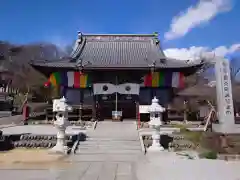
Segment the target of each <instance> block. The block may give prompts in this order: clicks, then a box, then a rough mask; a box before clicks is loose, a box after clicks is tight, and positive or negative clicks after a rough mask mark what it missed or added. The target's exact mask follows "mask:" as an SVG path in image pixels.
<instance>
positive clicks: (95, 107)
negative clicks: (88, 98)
mask: <svg viewBox="0 0 240 180" xmlns="http://www.w3.org/2000/svg"><path fill="white" fill-rule="evenodd" d="M96 100H97V98H96V95H93V101H92V119H91V121H96V120H97V103H96Z"/></svg>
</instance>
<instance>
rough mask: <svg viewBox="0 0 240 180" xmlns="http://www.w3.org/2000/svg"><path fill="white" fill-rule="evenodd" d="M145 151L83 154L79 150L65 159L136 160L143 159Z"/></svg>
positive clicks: (93, 160) (92, 160)
mask: <svg viewBox="0 0 240 180" xmlns="http://www.w3.org/2000/svg"><path fill="white" fill-rule="evenodd" d="M142 156H144V155H143V153H142V152H141V153H135V154H82V153H79V152H77V154H75V155H74V156H69V158H67V159H65V161H67V162H72V161H74V162H103V161H107V162H134V161H138V160H139V159H143V157H142Z"/></svg>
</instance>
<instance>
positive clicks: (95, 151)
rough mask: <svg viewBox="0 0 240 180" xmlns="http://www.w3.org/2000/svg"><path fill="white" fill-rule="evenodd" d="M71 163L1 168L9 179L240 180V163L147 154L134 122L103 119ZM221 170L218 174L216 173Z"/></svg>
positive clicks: (0, 172) (5, 177)
mask: <svg viewBox="0 0 240 180" xmlns="http://www.w3.org/2000/svg"><path fill="white" fill-rule="evenodd" d="M87 135H88V136H89V137H88V139H87V141H86V142H83V143H81V144H80V146H79V149H78V151H77V154H76V155H72V156H69V157H68V158H67V159H65V163H66V164H67V165H64V167H63V166H60V165H59V166H58V167H55V168H54V167H51V168H48V167H49V166H48V167H45V168H43V167H41V169H40V168H39V169H37V168H35V169H34V168H33V167H31V169H22V170H18V169H11V170H4V169H0V174H1V178H2V179H8V180H15V179H18V180H66V179H69V180H192V179H196V180H203V179H204V180H212V179H218V180H226V179H228V180H239V179H240V172H239V166H240V162H226V161H219V160H187V159H182V157H180V156H177V155H176V154H175V153H173V152H171V153H170V152H159V153H153V154H150V153H149V154H147V155H146V156H145V155H143V153H142V152H141V148H140V143H139V140H138V134H137V131H136V127H135V125H134V124H133V123H131V122H123V123H122V122H121V123H120V122H119V123H118V122H117V123H115V122H101V123H99V124H98V126H97V129H96V130H95V131H91V132H89V133H88V134H87ZM216 172H217V173H216Z"/></svg>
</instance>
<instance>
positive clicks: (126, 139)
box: [86, 137, 139, 142]
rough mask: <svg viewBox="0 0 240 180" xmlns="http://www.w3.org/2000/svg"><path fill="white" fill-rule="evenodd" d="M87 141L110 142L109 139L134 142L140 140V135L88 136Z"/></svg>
mask: <svg viewBox="0 0 240 180" xmlns="http://www.w3.org/2000/svg"><path fill="white" fill-rule="evenodd" d="M86 141H93V142H96V141H101V142H105V141H106V142H108V141H114V142H134V141H139V137H134V138H123V137H112V138H107V137H105V138H101V137H99V138H93V137H88V138H86Z"/></svg>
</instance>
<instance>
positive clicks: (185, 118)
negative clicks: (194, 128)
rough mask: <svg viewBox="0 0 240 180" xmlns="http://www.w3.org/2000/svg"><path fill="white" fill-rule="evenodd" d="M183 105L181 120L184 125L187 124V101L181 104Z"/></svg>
mask: <svg viewBox="0 0 240 180" xmlns="http://www.w3.org/2000/svg"><path fill="white" fill-rule="evenodd" d="M183 103H184V104H183V105H184V115H183V117H184V119H183V121H184V122H185V123H187V121H188V119H187V118H188V117H187V116H188V113H187V112H188V109H187V103H188V101H187V100H186V99H184V102H183Z"/></svg>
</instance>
